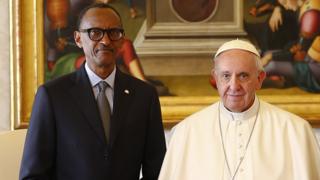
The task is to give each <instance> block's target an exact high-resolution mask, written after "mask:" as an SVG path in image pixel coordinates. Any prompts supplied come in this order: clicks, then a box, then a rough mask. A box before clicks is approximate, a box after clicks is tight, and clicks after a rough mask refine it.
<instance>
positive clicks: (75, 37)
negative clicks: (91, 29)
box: [73, 31, 82, 48]
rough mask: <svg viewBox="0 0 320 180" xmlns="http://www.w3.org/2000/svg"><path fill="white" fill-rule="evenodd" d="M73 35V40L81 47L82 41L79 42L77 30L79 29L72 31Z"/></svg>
mask: <svg viewBox="0 0 320 180" xmlns="http://www.w3.org/2000/svg"><path fill="white" fill-rule="evenodd" d="M73 37H74V41H75V42H76V44H77V46H78V47H79V48H82V42H81V37H80V32H79V31H74V33H73Z"/></svg>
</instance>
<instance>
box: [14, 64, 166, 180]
mask: <svg viewBox="0 0 320 180" xmlns="http://www.w3.org/2000/svg"><path fill="white" fill-rule="evenodd" d="M110 133H111V135H110V143H108V144H107V143H106V140H105V136H104V131H103V126H102V122H101V119H100V116H99V113H98V107H97V103H96V100H95V97H94V94H93V91H92V87H91V84H90V81H89V78H88V76H87V73H86V71H85V68H84V66H82V67H81V68H80V69H79V70H78V71H76V72H74V73H71V74H68V75H65V76H63V77H60V78H58V79H56V80H53V81H51V82H48V83H46V84H44V85H42V86H40V87H39V89H38V91H37V94H36V97H35V101H34V105H33V110H32V115H31V120H30V126H29V129H28V133H27V136H26V142H25V147H24V152H23V158H22V162H21V169H20V179H41V180H45V179H59V180H64V179H65V180H100V179H101V180H134V179H139V172H140V168H141V167H142V172H143V179H157V177H158V174H159V171H160V167H161V164H162V161H163V158H164V154H165V150H166V147H165V138H164V132H163V126H162V122H161V111H160V105H159V99H158V96H157V93H156V91H155V89H154V88H153V87H152V86H150V85H148V84H146V83H144V82H142V81H140V80H137V79H135V78H133V77H131V76H128V75H125V74H123V73H121V72H120V70H117V72H116V76H115V87H114V108H113V115H112V118H111V132H110Z"/></svg>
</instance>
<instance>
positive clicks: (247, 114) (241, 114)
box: [220, 96, 259, 120]
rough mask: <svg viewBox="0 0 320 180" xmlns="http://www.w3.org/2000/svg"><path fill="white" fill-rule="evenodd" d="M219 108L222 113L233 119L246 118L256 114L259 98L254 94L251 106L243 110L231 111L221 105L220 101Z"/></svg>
mask: <svg viewBox="0 0 320 180" xmlns="http://www.w3.org/2000/svg"><path fill="white" fill-rule="evenodd" d="M220 109H221V113H222V114H224V115H226V116H227V117H230V118H231V119H233V120H246V119H249V118H251V117H253V116H255V115H256V114H257V112H258V109H259V99H258V97H257V96H255V98H254V102H253V104H252V106H251V107H250V108H249V109H247V110H246V111H244V112H231V111H229V110H228V109H227V108H226V107H225V106H224V105H223V103H222V102H221V103H220Z"/></svg>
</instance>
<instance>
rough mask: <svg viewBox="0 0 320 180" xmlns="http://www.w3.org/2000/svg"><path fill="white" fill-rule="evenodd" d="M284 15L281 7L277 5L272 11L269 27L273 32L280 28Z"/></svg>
mask: <svg viewBox="0 0 320 180" xmlns="http://www.w3.org/2000/svg"><path fill="white" fill-rule="evenodd" d="M282 21H283V20H282V15H281V8H280V7H279V6H276V7H275V8H274V10H273V12H272V15H271V17H270V19H269V27H270V29H271V31H272V32H275V31H277V30H278V29H279V26H280V25H282V23H283V22H282Z"/></svg>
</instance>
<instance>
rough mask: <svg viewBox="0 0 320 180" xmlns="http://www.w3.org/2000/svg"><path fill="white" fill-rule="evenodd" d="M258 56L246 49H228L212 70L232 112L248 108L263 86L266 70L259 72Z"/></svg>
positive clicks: (222, 95)
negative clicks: (257, 91) (256, 59)
mask: <svg viewBox="0 0 320 180" xmlns="http://www.w3.org/2000/svg"><path fill="white" fill-rule="evenodd" d="M255 58H256V56H255V55H253V54H252V53H250V52H248V51H244V50H237V49H234V50H228V51H226V52H223V53H222V54H220V55H219V56H218V57H217V58H216V60H215V68H214V70H213V72H212V74H213V75H214V77H215V79H216V81H217V88H218V92H219V95H220V97H221V99H222V101H223V104H224V106H225V107H226V108H227V109H229V110H230V111H232V112H242V111H245V110H247V109H248V108H249V107H250V106H251V105H252V104H253V101H254V97H255V91H256V90H258V89H260V88H261V85H262V82H263V80H264V78H265V72H263V71H261V72H259V70H258V68H257V65H256V61H255Z"/></svg>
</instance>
